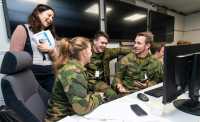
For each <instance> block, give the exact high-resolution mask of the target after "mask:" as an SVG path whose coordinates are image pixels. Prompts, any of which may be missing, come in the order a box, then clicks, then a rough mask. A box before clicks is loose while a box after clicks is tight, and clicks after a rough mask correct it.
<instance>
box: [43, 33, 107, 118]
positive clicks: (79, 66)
mask: <svg viewBox="0 0 200 122" xmlns="http://www.w3.org/2000/svg"><path fill="white" fill-rule="evenodd" d="M62 44H63V45H62V46H60V48H61V49H60V51H59V53H60V54H59V56H58V57H57V60H56V61H55V70H56V72H57V74H56V80H55V84H54V87H53V90H52V97H51V99H50V101H49V105H48V112H47V117H46V122H56V121H58V120H60V119H62V118H64V117H65V116H70V115H73V114H78V115H84V114H87V113H89V112H91V111H92V110H93V109H95V108H96V107H97V106H99V105H100V104H101V103H102V97H103V96H102V94H101V95H100V94H99V93H88V91H87V89H88V81H87V77H86V75H85V70H86V69H85V67H84V66H85V65H86V64H88V63H89V62H90V58H91V56H92V52H91V45H90V42H89V39H87V38H84V37H75V38H72V39H71V40H70V41H65V43H62Z"/></svg>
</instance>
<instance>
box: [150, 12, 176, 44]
mask: <svg viewBox="0 0 200 122" xmlns="http://www.w3.org/2000/svg"><path fill="white" fill-rule="evenodd" d="M149 24H150V31H151V32H152V33H153V34H154V41H155V42H173V41H174V17H173V16H170V15H167V14H162V13H159V12H155V11H150V12H149Z"/></svg>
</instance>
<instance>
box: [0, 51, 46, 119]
mask: <svg viewBox="0 0 200 122" xmlns="http://www.w3.org/2000/svg"><path fill="white" fill-rule="evenodd" d="M31 66H32V58H31V56H30V55H29V54H28V53H27V52H6V54H5V56H4V59H3V61H2V65H1V73H2V74H6V75H5V76H4V77H3V78H2V80H1V88H2V94H3V98H4V101H5V104H6V105H7V106H9V107H11V108H12V109H13V110H14V111H16V113H17V114H18V115H19V117H20V118H21V119H22V120H23V121H24V122H42V121H43V120H44V117H45V113H46V110H47V101H48V99H49V94H48V92H46V91H45V90H44V89H43V88H42V87H40V85H39V84H38V82H37V81H36V79H35V77H34V74H33V72H32V71H31V69H30V68H31Z"/></svg>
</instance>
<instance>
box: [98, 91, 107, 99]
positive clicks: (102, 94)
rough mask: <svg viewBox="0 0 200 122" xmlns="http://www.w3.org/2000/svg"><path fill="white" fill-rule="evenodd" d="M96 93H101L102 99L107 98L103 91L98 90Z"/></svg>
mask: <svg viewBox="0 0 200 122" xmlns="http://www.w3.org/2000/svg"><path fill="white" fill-rule="evenodd" d="M96 93H97V94H99V95H100V96H101V98H102V100H103V99H105V95H104V93H103V92H96Z"/></svg>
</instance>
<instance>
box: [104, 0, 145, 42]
mask: <svg viewBox="0 0 200 122" xmlns="http://www.w3.org/2000/svg"><path fill="white" fill-rule="evenodd" d="M106 9H107V12H106V15H107V16H106V19H107V33H108V34H109V35H110V37H111V39H114V40H131V39H134V38H135V36H136V34H137V33H138V32H142V31H146V30H147V9H145V8H142V7H138V6H135V5H133V4H130V3H126V2H122V1H116V0H106Z"/></svg>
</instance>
